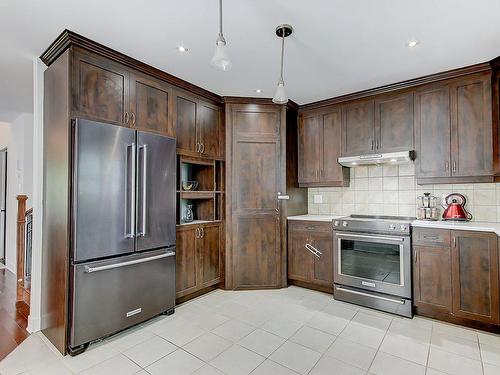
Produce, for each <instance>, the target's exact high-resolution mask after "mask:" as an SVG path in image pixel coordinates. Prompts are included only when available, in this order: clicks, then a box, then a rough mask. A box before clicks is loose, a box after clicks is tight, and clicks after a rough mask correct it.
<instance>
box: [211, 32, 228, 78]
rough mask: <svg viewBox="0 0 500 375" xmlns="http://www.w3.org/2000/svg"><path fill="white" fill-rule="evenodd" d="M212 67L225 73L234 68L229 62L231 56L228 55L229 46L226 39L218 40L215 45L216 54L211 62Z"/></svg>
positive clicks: (220, 38)
mask: <svg viewBox="0 0 500 375" xmlns="http://www.w3.org/2000/svg"><path fill="white" fill-rule="evenodd" d="M211 64H212V66H214V67H216V68H218V69H221V70H223V71H228V70H230V69H231V68H232V66H233V63H232V62H231V60H229V55H228V53H227V45H226V41H225V40H224V37H220V36H219V38H217V42H216V43H215V53H214V57H212V61H211Z"/></svg>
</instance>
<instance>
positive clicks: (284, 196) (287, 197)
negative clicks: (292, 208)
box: [278, 191, 290, 201]
mask: <svg viewBox="0 0 500 375" xmlns="http://www.w3.org/2000/svg"><path fill="white" fill-rule="evenodd" d="M278 199H279V200H285V201H287V200H289V199H290V196H289V195H287V194H281V192H280V191H278Z"/></svg>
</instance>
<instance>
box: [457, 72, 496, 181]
mask: <svg viewBox="0 0 500 375" xmlns="http://www.w3.org/2000/svg"><path fill="white" fill-rule="evenodd" d="M491 103H492V102H491V76H490V75H489V74H488V75H483V76H480V77H475V78H468V79H465V80H462V81H459V82H457V83H454V84H453V85H451V113H452V117H451V129H452V175H453V176H491V175H492V174H493V155H492V154H493V140H492V137H493V136H492V124H491Z"/></svg>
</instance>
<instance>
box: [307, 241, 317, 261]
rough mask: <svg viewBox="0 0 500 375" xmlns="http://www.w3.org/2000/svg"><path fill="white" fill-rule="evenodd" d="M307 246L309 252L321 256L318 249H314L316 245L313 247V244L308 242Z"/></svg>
mask: <svg viewBox="0 0 500 375" xmlns="http://www.w3.org/2000/svg"><path fill="white" fill-rule="evenodd" d="M305 248H306V249H307V250H309V252H311V253H312V254H313V255H314V256H316V257H317V258H319V254H318V253H317V252H316V251H314V247H312V245H311V244H310V243H307V244H306V246H305Z"/></svg>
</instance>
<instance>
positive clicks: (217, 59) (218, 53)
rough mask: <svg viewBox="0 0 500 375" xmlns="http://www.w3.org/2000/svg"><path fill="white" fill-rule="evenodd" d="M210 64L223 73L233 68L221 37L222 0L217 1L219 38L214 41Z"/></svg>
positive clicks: (222, 36) (224, 40) (224, 41)
mask: <svg viewBox="0 0 500 375" xmlns="http://www.w3.org/2000/svg"><path fill="white" fill-rule="evenodd" d="M211 64H212V65H213V66H214V67H216V68H218V69H221V70H223V71H228V70H230V69H231V67H232V66H233V63H232V62H231V60H229V55H228V54H227V46H226V39H224V35H222V0H219V36H218V37H217V40H216V41H215V52H214V57H212V61H211Z"/></svg>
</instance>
